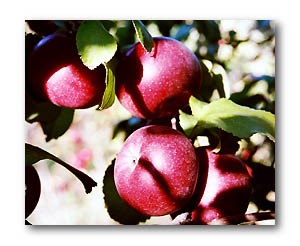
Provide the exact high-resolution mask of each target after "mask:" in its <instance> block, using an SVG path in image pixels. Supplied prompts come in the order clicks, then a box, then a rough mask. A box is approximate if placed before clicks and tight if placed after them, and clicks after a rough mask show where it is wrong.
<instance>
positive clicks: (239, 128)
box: [180, 97, 275, 142]
mask: <svg viewBox="0 0 300 246" xmlns="http://www.w3.org/2000/svg"><path fill="white" fill-rule="evenodd" d="M190 107H191V110H192V114H193V116H194V117H195V119H196V120H197V124H196V125H195V126H194V129H193V130H192V133H193V135H194V134H198V133H199V132H201V131H202V130H204V129H206V128H215V127H217V128H221V129H222V130H224V131H226V132H229V133H232V134H233V136H236V137H239V138H248V137H250V136H251V135H253V134H254V133H262V134H264V135H266V136H268V137H269V138H270V139H271V140H272V141H274V142H275V115H274V114H272V113H270V112H267V111H264V110H255V109H251V108H248V107H245V106H240V105H238V104H236V103H234V102H232V101H230V100H228V99H225V98H222V99H219V100H217V101H213V102H211V103H209V104H204V103H203V102H201V101H199V100H197V99H196V98H194V97H191V99H190ZM181 117H182V116H181ZM192 123H193V124H194V122H192ZM180 124H182V122H181V123H180ZM185 124H187V123H186V122H185ZM189 131H191V130H190V129H189Z"/></svg>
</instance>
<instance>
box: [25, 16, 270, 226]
mask: <svg viewBox="0 0 300 246" xmlns="http://www.w3.org/2000/svg"><path fill="white" fill-rule="evenodd" d="M27 24H28V25H29V27H30V28H31V29H32V32H31V33H26V34H25V66H26V67H25V80H28V74H27V69H26V68H27V63H28V57H29V54H30V52H31V51H32V50H33V48H34V46H35V45H36V44H37V43H38V42H39V41H40V40H41V39H42V38H43V37H45V36H46V35H49V34H52V33H64V34H67V35H70V36H72V37H73V38H74V39H75V40H76V45H77V49H78V55H79V56H80V58H81V60H82V62H83V64H84V65H85V66H86V67H88V68H89V69H95V68H96V67H98V66H100V65H101V64H103V65H104V66H105V69H106V78H105V84H106V89H105V92H104V95H103V98H102V103H101V104H100V105H99V106H98V107H97V108H96V110H105V109H107V108H109V107H110V106H112V105H113V104H114V101H115V73H116V66H117V64H118V61H119V58H120V55H121V53H122V52H124V51H126V50H128V49H129V48H130V47H131V46H132V45H133V44H134V43H135V41H136V40H138V41H139V42H141V44H142V45H143V47H144V49H145V50H146V51H147V52H150V51H151V50H152V48H153V40H152V36H151V35H150V33H149V32H148V30H147V27H149V26H151V25H152V26H153V25H155V26H156V27H157V28H158V31H159V32H160V33H161V34H162V35H163V36H167V37H172V38H174V39H177V40H179V41H182V42H185V41H188V39H189V38H190V37H191V35H192V33H193V30H196V31H197V33H200V36H199V37H198V39H197V41H196V42H195V45H196V47H195V49H194V50H195V55H196V56H197V57H198V59H199V61H200V63H201V67H202V73H203V74H202V86H201V90H200V92H199V93H198V94H197V95H195V96H192V97H191V98H190V100H189V105H187V106H186V107H183V108H181V109H180V110H179V111H178V114H177V115H175V116H174V118H175V119H176V123H175V124H176V128H177V130H179V131H181V132H183V133H184V134H185V135H186V136H187V137H188V138H190V139H191V141H192V142H193V143H194V145H195V146H196V145H198V146H203V145H204V146H210V147H211V148H216V149H217V150H218V152H219V153H230V154H236V155H237V156H238V157H239V158H241V159H242V160H243V161H244V162H245V163H246V164H247V165H248V167H249V168H250V169H251V174H252V178H253V194H252V198H251V201H252V202H253V203H254V204H255V205H256V206H257V208H258V210H263V211H274V210H275V202H274V201H269V200H267V199H266V196H267V194H268V193H269V192H270V191H275V77H273V76H270V75H260V76H256V75H254V74H243V75H242V80H243V83H244V87H243V89H242V90H241V91H239V92H234V93H228V90H227V91H226V88H225V87H226V86H227V85H226V81H225V80H224V78H223V75H222V74H221V73H216V72H215V71H214V70H213V69H212V68H211V66H209V65H208V64H209V63H210V64H213V65H217V66H220V67H222V68H223V70H224V71H227V72H228V71H230V70H231V69H232V68H231V63H230V62H229V61H227V60H225V61H224V60H221V59H219V58H218V56H217V53H218V50H219V47H220V44H221V43H222V42H223V43H224V42H225V43H226V45H228V46H230V47H231V49H232V50H233V53H234V52H236V51H237V49H238V48H239V47H240V45H241V44H244V43H247V42H248V41H249V38H247V39H245V40H243V39H240V38H239V37H238V36H237V33H236V31H235V30H231V31H230V32H229V33H228V35H227V36H226V37H222V36H221V32H220V21H212V20H205V21H189V22H186V21H180V20H148V21H139V20H133V21H110V20H103V21H96V20H88V21H27ZM253 29H255V30H257V31H258V32H260V33H262V34H263V35H264V39H263V40H261V41H258V42H257V45H259V46H266V45H270V43H271V42H273V40H274V36H275V33H274V32H275V31H274V27H272V25H271V23H270V21H266V20H261V21H256V26H255V27H253ZM201 48H202V49H205V50H206V52H200V50H201ZM273 52H274V53H275V48H274V49H273ZM261 81H264V83H265V84H266V86H267V91H266V92H265V93H262V92H261V91H259V90H256V89H257V87H258V85H259V84H260V82H261ZM255 91H258V92H255ZM75 111H76V110H74V109H69V108H62V107H58V106H56V105H54V104H52V103H50V102H44V101H43V102H41V101H39V100H38V99H37V98H35V97H34V96H33V95H32V94H31V92H30V89H29V88H28V87H27V83H25V120H26V121H27V122H28V123H34V122H37V123H38V124H40V126H41V128H42V130H43V132H44V134H45V141H47V142H49V141H51V140H55V139H58V138H59V137H60V136H62V135H63V134H64V133H65V132H66V131H68V129H69V127H70V126H71V124H72V120H73V116H74V112H75ZM95 113H97V111H96V112H95ZM149 124H162V125H168V126H172V125H171V118H167V119H158V120H153V121H150V122H149V120H145V119H139V118H136V117H132V118H130V119H128V120H124V121H121V122H119V123H118V124H117V125H116V126H115V127H114V131H113V136H112V138H114V137H115V136H116V135H117V134H118V133H119V132H124V133H125V136H126V137H128V136H129V135H130V134H131V133H132V132H134V131H135V130H137V129H139V128H140V127H142V126H145V125H149ZM255 133H259V134H262V135H264V136H266V138H265V139H264V141H263V143H260V144H257V145H256V144H255V143H253V141H251V136H252V135H253V134H255ZM201 139H202V140H203V139H205V140H206V143H205V144H203V143H202V142H201ZM58 141H59V140H58ZM241 143H242V144H241ZM241 145H243V148H242V147H241ZM264 145H268V146H270V149H271V150H270V155H269V161H270V163H271V164H270V165H269V166H268V165H263V164H262V163H260V162H258V161H257V160H255V158H253V156H254V155H255V154H256V153H257V151H258V150H259V149H260V148H262V147H263V146H264ZM43 159H50V160H53V161H54V162H56V163H58V164H60V165H62V166H64V167H65V168H66V169H67V170H69V171H70V172H72V173H73V174H74V175H75V177H77V178H78V179H79V180H80V181H81V182H82V184H83V185H84V187H85V190H86V193H89V192H91V191H92V187H94V186H96V185H97V183H96V182H95V181H94V180H93V179H91V178H90V177H89V176H88V175H86V174H84V173H82V172H81V171H79V170H77V169H76V168H74V167H72V166H71V165H69V164H67V163H66V162H64V161H63V160H61V159H59V158H57V157H56V156H54V155H53V154H51V153H48V152H47V151H45V150H42V149H41V148H39V147H37V146H33V145H30V144H27V143H26V144H25V165H26V166H31V165H34V164H35V163H36V162H38V161H39V160H43ZM114 162H115V160H112V163H111V165H109V166H108V168H107V170H106V172H105V176H104V179H103V184H102V188H103V193H104V200H105V206H106V208H107V211H108V214H109V215H110V217H111V218H112V219H114V220H115V221H117V222H119V223H121V224H138V223H140V222H145V221H146V220H147V219H149V218H150V217H149V216H145V215H142V214H139V213H138V212H137V211H135V210H134V209H132V208H131V207H129V206H128V205H127V204H126V203H125V202H124V201H122V199H121V198H120V196H119V195H118V192H117V191H116V187H115V184H114V179H113V167H114ZM41 182H43V181H42V180H41ZM99 182H101V181H99ZM181 212H184V211H181ZM173 217H174V216H173ZM26 223H29V222H26Z"/></svg>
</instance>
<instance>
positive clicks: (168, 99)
mask: <svg viewBox="0 0 300 246" xmlns="http://www.w3.org/2000/svg"><path fill="white" fill-rule="evenodd" d="M153 41H154V48H153V49H152V51H151V52H147V51H146V50H145V49H144V48H143V46H142V45H141V43H137V44H135V45H134V46H133V47H132V48H131V49H130V50H129V51H127V52H126V54H125V55H124V57H123V58H122V59H121V61H120V63H119V65H118V67H117V73H116V94H117V97H118V99H119V101H120V103H121V104H122V105H123V106H124V107H125V108H126V109H127V110H128V111H129V112H130V113H131V114H133V115H134V116H136V117H139V118H147V119H155V118H162V117H166V116H171V115H174V114H175V113H176V112H177V111H178V109H180V108H182V107H183V106H184V105H186V104H187V103H188V100H189V97H190V96H191V95H192V93H195V92H196V91H197V90H198V89H199V88H200V84H201V79H202V77H201V76H202V73H201V67H200V63H199V61H198V59H197V57H196V56H195V55H194V53H193V52H192V51H191V50H189V49H188V48H187V47H186V46H185V45H184V44H183V43H182V42H179V41H177V40H175V39H171V38H166V37H156V38H153Z"/></svg>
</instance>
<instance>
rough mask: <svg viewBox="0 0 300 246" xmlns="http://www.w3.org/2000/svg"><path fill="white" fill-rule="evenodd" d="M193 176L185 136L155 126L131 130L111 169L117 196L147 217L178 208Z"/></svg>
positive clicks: (189, 190) (192, 153)
mask: <svg viewBox="0 0 300 246" xmlns="http://www.w3.org/2000/svg"><path fill="white" fill-rule="evenodd" d="M197 176H198V162H197V157H196V154H195V150H194V147H193V145H192V144H191V142H190V141H189V139H188V138H186V137H185V136H184V135H183V134H182V133H180V132H178V131H176V130H174V129H172V128H170V127H166V126H157V125H152V126H145V127H142V128H140V129H138V130H136V131H135V132H134V133H132V134H131V135H130V136H129V137H128V138H127V139H126V141H125V143H124V145H123V147H122V149H121V151H120V152H119V154H118V156H117V159H116V163H115V168H114V180H115V184H116V187H117V190H118V193H119V195H120V197H121V198H122V199H123V200H124V201H125V202H127V203H128V204H129V205H131V206H132V207H133V208H135V209H136V210H137V211H139V212H140V213H142V214H145V215H149V216H161V215H166V214H170V213H173V212H175V211H177V210H179V209H180V208H182V207H183V206H184V205H185V204H186V203H187V202H188V201H189V199H190V198H191V196H192V195H193V192H194V189H195V185H196V181H197Z"/></svg>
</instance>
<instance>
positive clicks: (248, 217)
mask: <svg viewBox="0 0 300 246" xmlns="http://www.w3.org/2000/svg"><path fill="white" fill-rule="evenodd" d="M272 219H275V212H260V213H250V214H238V215H234V216H227V217H223V218H220V219H217V220H213V221H211V222H209V223H208V224H209V225H237V224H241V223H247V224H249V223H250V224H253V223H255V222H257V221H262V220H272Z"/></svg>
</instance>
